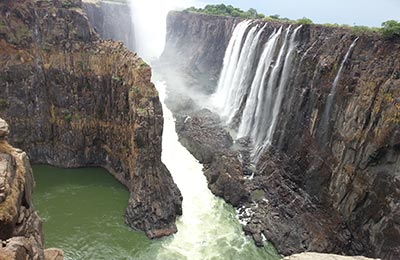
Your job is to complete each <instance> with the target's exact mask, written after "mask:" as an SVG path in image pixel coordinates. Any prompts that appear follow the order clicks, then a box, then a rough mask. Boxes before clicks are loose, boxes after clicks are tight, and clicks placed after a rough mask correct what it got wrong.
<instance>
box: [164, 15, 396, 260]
mask: <svg viewBox="0 0 400 260" xmlns="http://www.w3.org/2000/svg"><path fill="white" fill-rule="evenodd" d="M239 22H240V20H237V19H234V18H226V17H217V16H209V15H204V14H193V13H187V12H171V13H170V15H169V17H168V36H167V45H166V46H167V47H166V49H165V51H164V54H163V56H162V62H163V63H164V64H166V67H168V70H176V71H180V72H186V76H187V77H189V78H194V79H190V80H187V82H188V83H189V85H190V86H188V88H190V89H196V90H197V91H199V90H200V91H203V92H204V93H210V92H213V91H216V88H217V84H214V85H211V84H209V83H206V84H202V83H203V82H204V81H203V77H205V75H206V77H209V78H210V79H211V80H212V81H214V82H215V79H216V78H218V75H219V74H220V72H221V69H222V65H223V59H224V55H223V53H225V50H226V49H227V46H228V43H229V38H230V36H231V35H232V29H233V26H234V25H235V24H238V23H239ZM253 25H254V26H257V25H258V27H257V30H258V31H259V30H262V33H261V36H260V39H259V44H258V47H257V49H256V51H255V53H256V58H255V59H254V60H253V64H250V66H251V68H252V69H251V71H253V77H254V73H255V71H256V70H257V65H258V63H259V61H260V59H261V57H260V56H261V53H262V52H263V50H264V48H265V46H266V44H267V43H268V42H269V41H270V40H271V36H272V35H273V34H276V33H277V32H278V31H279V30H280V28H281V36H280V38H279V39H278V41H277V43H276V44H277V45H276V46H277V47H276V51H275V52H273V53H272V54H271V55H274V58H273V59H272V60H271V63H270V66H271V68H272V67H276V64H278V63H279V59H278V58H279V57H278V56H279V54H278V52H279V49H281V50H282V51H284V53H283V54H284V55H286V56H282V57H284V59H285V60H284V62H285V64H290V66H287V65H281V67H279V68H277V70H278V71H277V73H276V82H281V83H280V84H276V86H277V87H276V89H273V93H279V92H280V91H282V93H281V94H280V95H279V102H281V103H280V105H279V106H277V108H278V109H277V110H274V115H275V117H274V118H275V119H276V121H275V122H274V124H275V125H274V131H272V133H271V139H270V140H269V141H270V142H269V143H268V145H265V143H264V144H263V146H262V147H261V148H263V149H260V150H259V152H258V160H256V165H255V166H256V167H255V168H256V169H257V170H254V169H253V168H252V166H250V167H247V168H246V167H245V168H243V169H242V168H240V167H239V166H238V167H235V166H234V165H235V164H234V163H232V160H236V159H235V158H234V157H235V156H237V154H234V155H233V156H232V157H228V158H232V160H230V159H229V160H228V161H229V162H223V161H226V160H227V159H226V156H225V157H223V156H214V158H213V159H212V160H211V161H209V162H208V163H210V162H211V167H210V169H211V172H212V173H207V172H209V170H206V175H207V174H209V181H211V187H215V186H219V188H214V190H213V189H212V190H213V192H214V193H216V194H217V195H219V196H222V197H224V198H225V199H227V200H228V201H231V200H232V199H231V198H232V197H231V195H232V191H231V192H229V191H227V190H229V188H226V187H229V185H226V184H227V183H229V179H231V180H233V179H234V180H235V181H237V183H242V184H240V186H241V188H243V187H244V189H247V191H248V193H249V194H251V196H249V195H248V194H246V193H243V195H244V196H243V197H242V198H241V200H243V201H245V200H246V201H247V202H246V203H248V201H250V202H255V200H257V199H256V197H258V206H257V207H253V210H254V214H252V215H251V216H249V219H250V220H249V221H248V223H247V225H246V226H245V230H247V231H248V232H249V233H250V234H252V235H253V237H256V238H257V239H256V240H260V237H261V236H262V235H264V236H265V237H266V238H267V239H268V240H270V241H271V242H272V243H273V244H274V245H275V246H276V247H277V249H278V251H280V252H281V253H283V254H291V253H295V252H301V251H310V250H312V251H319V252H338V253H346V254H365V255H368V256H374V257H381V258H382V259H396V257H397V256H398V255H400V226H399V223H398V219H400V204H399V201H400V174H399V173H400V87H399V86H400V43H399V41H398V40H396V39H391V40H389V39H383V38H382V36H381V35H379V34H363V35H355V34H353V33H352V31H351V30H349V29H342V28H331V27H324V26H319V25H302V26H301V27H299V25H289V24H287V23H282V22H277V21H271V22H268V23H266V22H264V21H253ZM249 28H251V27H249ZM261 28H262V29H261ZM295 29H296V31H297V32H296V33H294V31H295ZM249 30H250V29H247V31H246V33H248V32H249ZM285 34H286V35H289V37H288V36H287V38H288V39H289V38H293V44H292V45H293V46H294V47H293V52H292V53H291V54H290V61H289V62H288V61H287V59H286V58H285V57H288V56H289V55H287V53H288V52H289V48H290V46H292V45H290V43H289V41H287V43H286V45H285V42H286V40H284V39H285V38H284V36H285ZM291 36H293V37H291ZM357 38H358V39H357ZM356 39H357V40H356ZM243 42H244V39H243ZM243 42H242V43H241V44H242V45H243V44H244V43H243ZM188 43H195V44H192V45H190V44H188ZM211 43H212V45H216V46H213V47H210V44H211ZM353 43H354V46H353V47H352V48H350V46H351V45H352V44H353ZM181 44H182V46H181ZM346 56H347V57H346ZM210 57H212V58H210ZM176 61H180V62H176ZM285 66H287V67H288V68H287V71H285V70H286V69H285ZM197 71H198V72H199V73H198V75H197V73H196V72H197ZM271 73H272V72H269V73H267V74H266V75H265V76H266V77H269V76H270V75H271ZM167 77H168V76H167ZM199 82H200V83H199ZM282 82H283V83H282ZM193 83H194V84H193ZM197 83H198V84H197ZM274 86H275V85H274ZM263 87H264V88H266V87H267V86H266V85H265V86H263ZM249 95H250V93H249V90H248V92H246V93H245V94H244V95H243V96H241V103H240V106H238V107H236V110H237V111H236V112H235V115H234V117H233V119H232V120H231V122H230V123H229V127H230V128H232V129H233V130H238V128H239V126H240V118H242V116H243V113H244V111H243V110H244V109H245V106H246V102H247V101H248V100H249ZM277 97H278V96H277V95H276V96H274V98H273V99H272V100H271V102H270V103H268V104H272V105H273V106H274V102H276V100H277V99H278V98H277ZM210 98H211V97H210ZM192 100H195V99H194V98H193V97H192ZM274 107H275V106H274ZM192 108H193V106H192V107H191V109H192ZM327 111H328V112H329V113H327ZM175 112H176V114H181V115H182V111H181V112H179V111H177V110H175ZM261 115H263V114H261ZM183 118H186V119H185V120H184V121H183V120H181V122H180V125H179V124H178V125H179V129H178V132H180V137H181V139H183V140H184V141H185V142H183V143H184V144H185V145H186V147H188V148H189V150H191V151H192V153H193V154H194V155H196V154H197V155H198V154H199V153H198V150H199V148H198V145H201V146H202V147H203V148H204V144H205V143H207V142H206V141H204V139H207V138H206V137H204V136H205V134H202V135H201V136H199V135H198V134H197V135H196V134H193V131H192V132H191V129H197V130H199V129H200V130H201V131H203V132H204V131H206V130H205V129H206V128H207V127H209V124H207V123H202V121H201V119H199V116H198V115H196V117H193V116H192V115H191V117H183ZM200 118H202V117H201V116H200ZM203 118H204V117H203ZM258 119H259V118H256V119H255V120H258ZM178 122H179V120H178ZM213 127H214V126H213ZM222 127H224V126H223V124H222ZM251 127H255V125H253V126H251ZM268 127H270V125H267V126H266V128H265V130H264V131H268V129H269V128H268ZM261 129H262V128H261ZM221 131H222V130H221ZM261 131H262V130H261ZM190 132H191V133H190ZM218 136H220V135H218ZM202 138H203V140H202ZM199 140H200V141H199ZM243 141H244V140H238V141H236V145H237V144H239V143H240V142H243ZM250 142H251V141H250ZM209 143H211V144H210V145H213V143H215V142H208V144H209ZM251 145H252V144H251V143H250V146H251ZM234 146H235V145H234ZM255 148H259V147H254V143H253V147H251V149H252V150H253V151H254V149H255ZM235 149H236V148H235ZM208 151H211V150H208ZM199 159H201V158H199ZM239 159H240V160H242V159H243V157H240V158H239ZM217 161H219V162H217ZM219 164H223V165H225V166H224V167H225V169H228V170H223V169H224V167H222V168H221V166H220V165H219ZM249 171H250V173H251V172H253V175H252V178H250V179H251V180H249V178H247V177H246V178H245V177H244V175H245V174H247V173H248V172H249ZM226 174H228V175H229V176H228V177H230V178H227V177H226V176H225V175H226ZM221 183H224V184H225V185H222V184H221ZM237 186H238V185H237V184H236V185H233V186H232V187H234V188H235V189H237V188H238V187H237ZM255 195H257V196H255ZM260 198H262V200H260ZM235 201H236V202H235V204H239V205H240V203H238V202H237V200H235ZM231 202H232V201H231ZM242 204H245V203H244V202H243V203H242Z"/></svg>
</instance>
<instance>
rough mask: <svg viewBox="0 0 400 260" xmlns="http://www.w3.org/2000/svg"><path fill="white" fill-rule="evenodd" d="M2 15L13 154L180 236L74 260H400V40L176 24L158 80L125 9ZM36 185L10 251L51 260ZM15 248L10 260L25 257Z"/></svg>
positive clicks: (63, 4)
mask: <svg viewBox="0 0 400 260" xmlns="http://www.w3.org/2000/svg"><path fill="white" fill-rule="evenodd" d="M0 13H1V16H0V18H1V20H0V45H1V49H0V54H1V57H2V59H1V61H0V65H1V71H0V90H1V91H0V117H1V118H4V119H6V120H7V122H8V123H9V125H10V130H11V131H10V134H9V133H8V129H7V131H5V130H4V131H3V130H2V129H3V128H4V129H5V127H3V125H4V124H3V123H2V121H0V123H1V124H0V130H1V131H0V138H3V139H4V138H5V137H3V136H8V137H7V138H8V141H9V142H10V143H11V144H12V145H14V146H16V147H19V148H22V149H23V150H24V151H26V153H27V154H28V156H29V159H30V160H31V162H32V163H34V164H49V165H53V166H58V167H65V168H77V167H102V168H104V169H105V170H107V171H108V172H109V173H111V174H112V175H113V176H114V177H115V178H116V179H117V180H118V181H119V182H120V183H122V184H123V185H124V186H125V187H126V188H127V189H128V191H129V193H130V195H129V201H128V207H127V209H126V210H125V222H126V223H127V224H128V225H129V226H130V227H132V228H134V229H135V230H142V231H144V232H145V234H146V235H147V237H149V238H160V237H164V236H167V235H170V234H173V233H175V232H177V231H178V232H177V233H176V234H174V235H172V236H169V237H164V238H162V239H156V240H148V239H147V238H145V236H144V235H142V234H140V233H137V232H136V231H135V232H132V231H128V230H124V231H122V229H121V233H120V234H123V235H121V237H120V238H122V237H123V238H124V239H123V240H124V243H123V244H124V245H123V246H124V247H125V248H122V247H120V245H115V247H113V246H110V244H109V243H107V242H104V243H103V242H99V243H98V244H96V246H93V247H92V248H89V249H86V250H87V251H85V249H82V250H83V251H80V250H81V249H79V247H80V245H79V246H78V247H76V248H75V247H74V249H73V251H71V250H70V251H68V248H64V250H66V259H78V258H79V255H80V254H81V253H83V255H84V256H85V259H98V258H101V257H106V255H107V254H108V255H107V257H108V258H110V257H111V258H115V259H121V258H126V259H213V258H216V259H279V255H278V254H277V253H276V252H275V249H274V248H273V247H275V248H276V250H277V251H278V253H279V254H281V255H291V254H295V253H300V252H309V251H312V252H324V253H337V254H345V255H365V256H369V257H379V258H381V259H397V256H398V255H400V227H399V223H398V220H399V219H400V204H399V201H400V200H399V199H400V177H399V176H400V175H399V172H400V159H399V157H400V156H399V153H400V106H399V104H400V103H399V102H400V100H399V98H400V88H399V84H400V56H399V53H400V42H399V41H398V40H396V39H392V40H388V39H384V38H382V36H381V35H378V34H371V35H370V34H361V35H359V34H357V35H355V34H354V33H353V32H352V31H351V30H349V29H343V28H331V27H326V26H320V25H307V24H290V23H287V22H280V21H264V20H244V19H242V18H234V17H223V16H212V15H206V14H198V13H191V12H188V11H172V12H170V13H169V15H168V18H167V33H166V44H165V48H164V52H163V53H162V55H161V57H160V59H159V60H152V61H151V67H152V68H150V67H149V65H147V64H146V63H145V62H144V61H143V60H142V59H141V58H139V56H138V55H137V54H136V53H132V52H130V51H128V50H127V49H126V48H125V47H127V48H128V49H130V50H132V51H136V50H138V51H139V54H140V55H141V53H140V50H139V49H140V48H138V46H143V42H141V43H140V44H137V43H138V42H140V41H141V39H140V38H141V37H139V35H140V33H138V30H137V29H133V27H132V17H130V16H131V14H130V12H129V8H128V6H127V5H126V4H125V3H123V2H122V3H121V2H118V3H116V2H110V1H93V0H86V1H84V2H83V3H82V2H81V1H80V0H68V1H62V0H56V1H44V0H43V1H33V2H31V1H26V0H17V1H5V2H4V3H0ZM142 15H143V14H142ZM121 23H122V24H125V25H126V26H120V24H121ZM149 28H150V27H149ZM100 37H101V38H103V39H104V40H102V39H100ZM113 40H120V41H123V42H124V44H125V47H124V46H123V44H122V43H120V42H115V41H113ZM142 40H143V39H142ZM146 41H150V40H149V39H146ZM145 57H146V55H145ZM147 57H149V56H147ZM151 58H153V57H151ZM152 82H153V83H154V85H153V83H152ZM156 88H157V89H156ZM164 105H166V106H164ZM162 106H163V107H162ZM174 120H175V124H174ZM163 125H164V126H163ZM175 131H176V132H175ZM3 132H4V133H5V132H7V134H2V133H3ZM178 138H179V141H180V143H181V144H179V143H178ZM3 139H1V140H0V144H1V143H2V142H5V141H3ZM182 145H183V146H184V147H186V148H187V150H188V151H189V152H190V153H191V154H189V153H188V151H187V150H186V149H185V148H183V147H182ZM161 147H163V148H162V149H161ZM0 148H2V147H0ZM16 151H17V153H20V152H19V150H18V149H17V150H16ZM2 152H4V151H3V150H0V155H2ZM7 153H9V152H7ZM11 154H14V152H13V153H11ZM24 156H25V155H24ZM193 157H195V158H193ZM196 159H197V160H198V161H196ZM23 160H25V161H28V158H25V159H23ZM7 161H8V162H9V160H8V159H7ZM17 161H18V160H17ZM2 162H3V161H2V160H0V163H2ZM164 163H165V165H164ZM17 166H18V165H17ZM11 168H12V167H11ZM26 168H27V169H28V170H26V172H28V173H30V170H29V169H30V166H26ZM39 169H40V168H39ZM60 171H61V170H60ZM85 171H86V170H85ZM88 171H89V170H88ZM201 171H203V172H204V175H205V176H203V175H202V173H201ZM9 172H13V171H9ZM170 172H171V173H170ZM0 173H1V171H0ZM35 174H36V172H35ZM7 176H14V175H13V174H9V175H7ZM27 176H28V177H29V176H31V173H30V174H27ZM61 176H62V174H61V173H60V177H61ZM30 178H32V177H29V178H28V180H30V181H29V182H28V184H27V185H26V189H27V191H23V189H20V194H24V196H28V198H26V199H22V200H21V201H19V202H18V203H19V204H21V203H22V205H21V206H19V205H18V206H17V207H18V208H19V207H21V209H20V210H19V212H18V213H17V212H14V213H13V217H12V221H11V222H7V223H9V224H5V223H6V222H1V221H2V217H4V214H0V226H1V230H2V231H3V227H4V226H5V225H8V226H9V231H8V232H0V234H1V237H0V239H1V240H3V241H6V240H7V239H10V238H11V237H14V236H18V235H21V234H24V236H25V237H29V236H30V237H33V239H31V238H30V239H29V242H27V241H22V245H24V247H25V248H27V246H25V245H28V244H29V243H30V244H29V246H30V247H31V248H33V249H32V250H31V251H29V250H27V252H28V256H29V257H28V259H48V257H47V256H45V255H44V254H45V253H44V252H43V240H42V239H43V238H42V237H43V234H42V231H41V228H40V227H39V226H40V219H39V218H38V217H37V215H36V213H35V211H34V208H33V205H32V203H31V199H30V198H29V197H30V196H31V195H30V193H31V192H32V189H33V179H32V180H31V179H30ZM81 179H82V180H83V179H84V178H83V177H82V178H81ZM6 180H7V179H6ZM9 180H11V181H9V183H12V180H13V179H12V178H10V179H9ZM39 180H40V179H39ZM0 181H3V180H2V179H0ZM56 182H58V181H56ZM89 182H90V181H89ZM95 183H96V182H95V181H93V185H95ZM175 183H176V184H175ZM1 184H2V183H1V182H0V188H1V187H2V186H1ZM207 184H208V187H209V190H208V189H207V188H206V185H207ZM39 185H40V184H39ZM46 185H48V184H46ZM112 185H113V184H111V182H110V187H111V186H112ZM78 186H79V185H78ZM42 187H43V186H42ZM46 187H47V186H46ZM178 188H179V189H178ZM41 189H43V188H41ZM47 189H48V188H46V190H47ZM88 189H90V187H88ZM85 190H86V188H85ZM179 190H180V191H181V192H182V193H181V192H180V191H179ZM0 191H1V189H0ZM210 191H211V192H212V193H213V194H214V195H216V196H218V197H221V198H222V199H224V200H225V201H226V202H227V203H229V204H231V205H232V206H233V207H234V208H235V209H236V212H235V211H234V209H233V208H232V207H231V206H230V205H227V204H226V203H225V202H224V201H223V200H222V199H220V198H216V197H215V196H214V195H212V194H211V193H210ZM87 192H88V191H87ZM0 195H1V193H0ZM115 196H116V198H115V199H117V198H120V196H119V195H115ZM21 197H23V196H22V195H21ZM122 197H123V196H121V198H122ZM0 198H2V197H1V196H0ZM6 198H8V199H9V198H10V196H9V197H7V196H6ZM182 198H183V202H182ZM64 199H67V200H68V197H66V198H64ZM108 199H110V198H108ZM112 199H114V196H113V198H112ZM112 199H111V200H110V201H111V202H110V203H112ZM122 199H123V198H122ZM41 200H42V202H40V203H39V205H40V209H41V211H43V210H44V209H45V207H44V206H43V205H44V204H43V203H46V202H43V201H44V200H43V197H42V199H41ZM78 200H79V199H78ZM107 201H108V200H107ZM18 203H17V204H18ZM41 203H42V204H41ZM102 203H108V202H106V200H104V201H103V202H102ZM120 203H122V202H121V201H118V205H121V204H120ZM4 205H5V204H4V203H1V202H0V213H4V212H2V211H1V209H2V207H4ZM115 206H116V205H115ZM38 208H39V207H38ZM28 211H29V214H28V213H26V212H28ZM60 211H61V212H62V209H60ZM110 211H111V210H110ZM21 212H24V214H22V213H21ZM40 213H41V212H39V215H40ZM182 213H183V215H182V216H181V217H179V218H178V217H177V216H178V215H181V214H182ZM113 214H117V213H113ZM122 214H123V212H122ZM24 216H29V218H30V219H28V217H26V219H28V220H29V221H28V220H26V223H28V224H27V225H23V226H24V227H25V229H23V231H21V230H22V229H18V228H15V225H16V224H19V223H24V222H25V219H24V218H23V217H24ZM236 218H239V220H240V222H241V223H242V227H241V226H240V225H239V222H238V220H237V219H236ZM31 219H34V220H35V221H36V222H35V221H33V220H31ZM112 219H115V218H114V217H112ZM32 222H34V223H35V225H33V224H32ZM93 222H95V223H97V222H96V221H95V220H93ZM107 222H108V223H109V224H110V225H113V223H114V220H110V221H107ZM117 222H118V224H117ZM117 222H115V225H116V226H118V228H123V227H122V226H121V225H120V224H121V223H120V222H119V220H117ZM175 222H176V225H175ZM10 223H11V224H10ZM98 223H100V221H99V222H98ZM45 225H46V222H45ZM56 225H57V224H56ZM104 225H105V224H104ZM16 226H18V225H16ZM118 228H115V229H113V231H115V232H119V231H117V230H118ZM242 228H243V231H244V233H245V234H246V235H249V237H251V238H252V239H253V240H254V242H255V243H253V242H252V241H251V240H250V239H249V237H248V236H245V235H244V234H243V231H242ZM16 230H17V231H16ZM27 230H28V231H27ZM130 233H132V238H131V237H130V235H129V234H130ZM45 235H46V228H45ZM53 235H55V236H57V235H58V234H57V233H53ZM49 237H51V236H49ZM53 237H54V236H53ZM134 237H137V238H138V240H136V241H135V239H134ZM12 239H14V238H12ZM60 239H63V238H61V237H60ZM65 239H66V238H65ZM131 239H132V240H131ZM7 241H8V240H7ZM45 241H46V237H45ZM99 241H100V240H99ZM92 242H94V241H86V242H81V244H84V245H88V246H89V245H90V244H91V243H92ZM18 243H19V245H21V243H20V242H18ZM18 243H17V244H18ZM24 243H25V244H24ZM131 243H132V246H130V244H131ZM5 245H6V249H2V248H0V256H2V255H1V253H2V252H3V251H4V250H6V251H4V252H7V254H8V253H9V252H19V251H18V250H16V247H15V246H13V245H14V244H13V242H11V243H10V242H7V243H5ZM51 245H52V246H53V245H54V244H53V243H51ZM71 245H72V244H71ZM121 245H122V244H121ZM255 245H257V246H258V248H257V247H256V246H255ZM29 246H28V247H29ZM66 246H67V247H68V245H66ZM107 246H110V248H109V250H104V251H103V252H102V251H101V248H102V247H107ZM263 246H264V247H263ZM3 247H4V246H3ZM71 247H73V246H71ZM9 248H11V249H10V251H7V250H8V249H9ZM83 248H85V247H83ZM86 248H87V247H86ZM94 248H98V250H96V251H97V252H94V250H95V249H94ZM2 250H3V251H2ZM113 250H118V253H113ZM114 252H116V251H114ZM306 255H307V254H306ZM81 256H82V255H81ZM296 257H300V258H299V259H302V258H301V257H302V256H293V259H297V258H296ZM305 257H307V256H305ZM311 257H315V259H328V257H339V256H333V255H332V256H328V255H311ZM0 259H1V257H0ZM6 259H8V258H6ZM9 259H19V258H16V257H14V258H12V257H11V258H9ZM290 259H292V258H290ZM305 259H306V258H305ZM333 259H336V258H333ZM337 259H339V258H337Z"/></svg>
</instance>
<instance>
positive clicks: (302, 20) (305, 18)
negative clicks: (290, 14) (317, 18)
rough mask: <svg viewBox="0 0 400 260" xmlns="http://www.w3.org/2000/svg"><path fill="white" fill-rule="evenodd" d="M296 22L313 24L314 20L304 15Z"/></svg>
mask: <svg viewBox="0 0 400 260" xmlns="http://www.w3.org/2000/svg"><path fill="white" fill-rule="evenodd" d="M296 23H299V24H313V21H312V20H311V19H309V18H307V17H303V18H301V19H298V20H296Z"/></svg>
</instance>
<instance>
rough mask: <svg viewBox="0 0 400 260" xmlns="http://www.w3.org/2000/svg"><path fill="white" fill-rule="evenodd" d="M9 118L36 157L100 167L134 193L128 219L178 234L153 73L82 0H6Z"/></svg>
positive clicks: (177, 207)
mask: <svg viewBox="0 0 400 260" xmlns="http://www.w3.org/2000/svg"><path fill="white" fill-rule="evenodd" d="M0 25H1V26H0V56H1V57H2V58H1V59H0V67H1V71H0V116H2V117H3V118H5V119H6V120H7V121H8V123H9V124H10V127H11V134H10V136H9V140H10V143H12V144H13V145H15V146H17V147H20V148H22V149H24V150H25V151H26V153H27V154H28V155H29V157H30V159H31V161H32V163H44V164H51V165H54V166H60V167H85V166H100V167H103V168H105V169H107V170H108V171H109V172H110V173H111V174H113V175H114V176H115V178H117V179H118V180H119V181H120V182H121V183H123V184H124V185H125V186H126V187H127V188H128V189H129V190H130V191H131V196H130V199H129V203H128V208H127V210H126V214H125V215H126V222H127V223H128V224H129V226H131V227H132V228H135V229H139V230H143V231H145V232H146V234H147V235H148V236H149V237H151V238H154V237H160V236H164V235H169V234H171V233H174V232H176V226H175V219H176V216H177V215H178V214H181V200H182V198H181V195H180V192H179V190H178V188H177V186H176V185H175V184H174V182H173V180H172V177H171V175H170V173H169V171H168V170H167V168H166V167H165V165H164V164H163V163H162V162H161V136H162V130H163V117H162V108H161V104H160V100H159V98H158V93H157V91H156V89H155V87H154V85H153V84H152V83H151V81H150V79H151V70H150V68H149V66H148V65H147V64H145V63H144V62H143V61H142V60H141V59H140V58H139V57H138V56H136V55H135V54H133V53H131V52H129V51H128V50H127V49H126V48H125V47H124V46H123V44H122V43H118V42H113V41H103V40H99V38H98V36H97V34H96V33H95V32H94V30H93V28H92V27H91V26H90V24H89V22H88V19H87V17H86V15H85V13H84V11H83V10H82V8H81V1H79V0H68V1H66V0H65V1H61V0H56V1H28V0H17V1H15V0H13V1H11V0H7V1H2V3H0Z"/></svg>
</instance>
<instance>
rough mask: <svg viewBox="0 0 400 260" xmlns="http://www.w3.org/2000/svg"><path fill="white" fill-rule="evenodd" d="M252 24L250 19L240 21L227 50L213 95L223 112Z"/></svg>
mask: <svg viewBox="0 0 400 260" xmlns="http://www.w3.org/2000/svg"><path fill="white" fill-rule="evenodd" d="M249 26H250V21H247V20H246V21H243V22H241V23H239V24H238V25H237V26H236V27H235V30H234V31H233V33H232V37H231V39H230V41H229V44H228V47H227V49H226V52H225V57H224V62H223V67H222V72H221V76H220V79H219V82H218V87H217V91H216V92H215V94H214V95H213V104H214V105H215V106H216V107H217V108H218V110H220V111H221V112H222V113H223V111H224V108H225V106H226V105H227V97H228V96H229V92H230V91H231V87H232V81H233V78H234V73H235V71H236V69H237V66H238V62H239V57H240V52H241V47H242V42H243V38H244V36H245V34H246V31H247V28H248V27H249Z"/></svg>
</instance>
